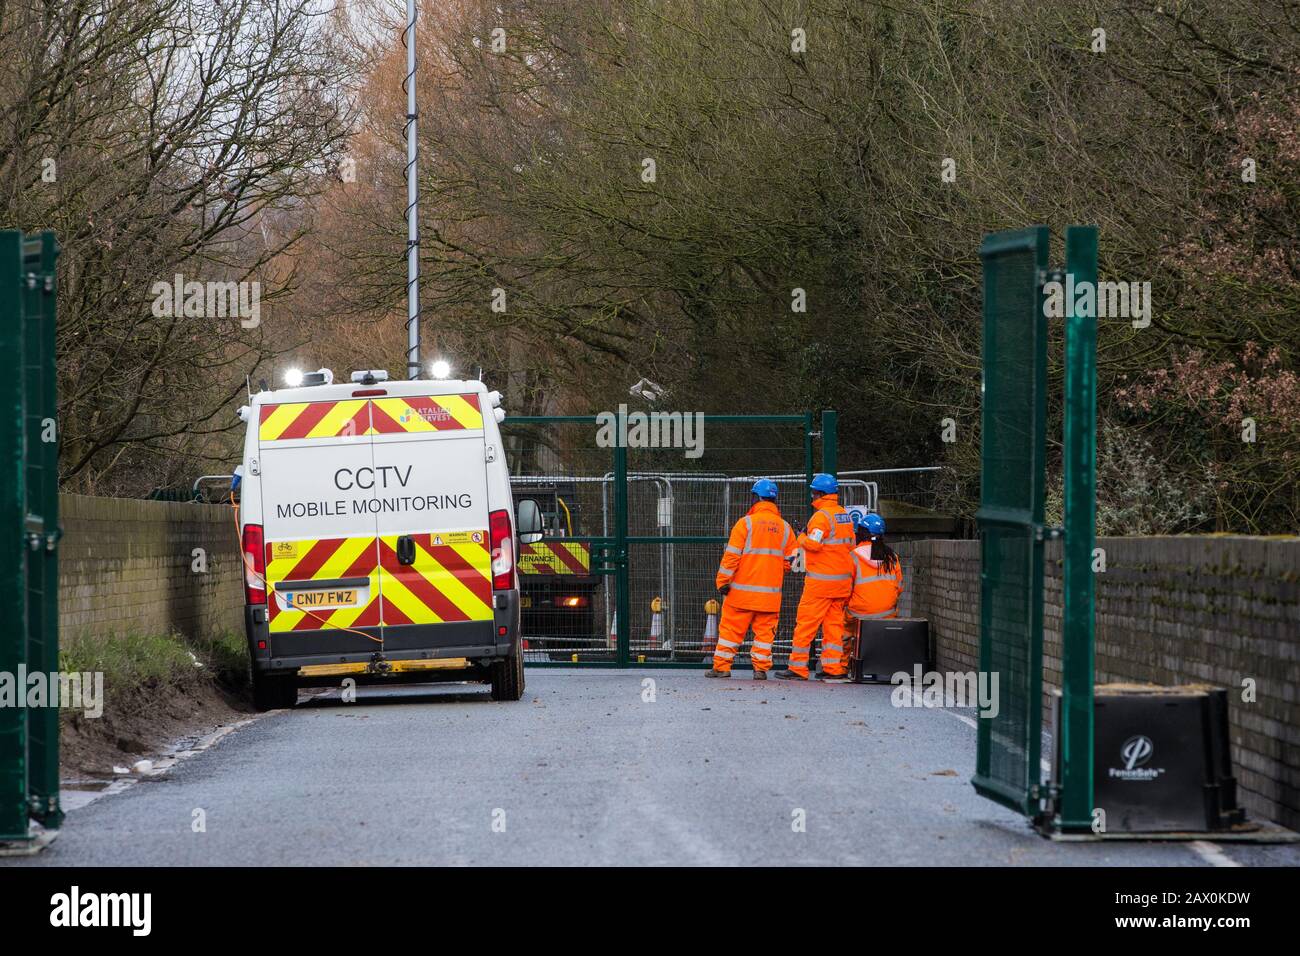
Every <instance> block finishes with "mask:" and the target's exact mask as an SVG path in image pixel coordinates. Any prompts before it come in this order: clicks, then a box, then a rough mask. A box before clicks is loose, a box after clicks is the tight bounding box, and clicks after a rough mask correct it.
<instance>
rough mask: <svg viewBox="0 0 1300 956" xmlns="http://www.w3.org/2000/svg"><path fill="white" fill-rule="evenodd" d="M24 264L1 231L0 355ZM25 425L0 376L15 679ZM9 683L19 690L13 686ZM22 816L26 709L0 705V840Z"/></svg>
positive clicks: (15, 352) (8, 339) (2, 575)
mask: <svg viewBox="0 0 1300 956" xmlns="http://www.w3.org/2000/svg"><path fill="white" fill-rule="evenodd" d="M22 266H23V236H22V233H21V232H18V231H17V230H13V229H6V230H4V231H0V354H4V355H9V356H21V355H23V320H22V312H23V307H22V286H21V283H22ZM20 368H21V363H20ZM23 424H24V423H23V380H22V375H21V374H16V375H4V376H0V461H3V469H4V471H3V475H2V476H0V541H3V544H0V594H3V595H4V601H5V604H6V605H7V607H8V615H7V616H8V619H7V620H6V622H5V626H4V627H0V674H4V675H6V676H8V677H9V679H10V680H13V681H14V682H15V684H17V676H18V671H19V668H20V667H22V666H23V665H24V663H25V660H24V658H25V656H26V647H27V614H26V610H25V604H26V602H25V600H24V598H25V596H26V588H27V582H26V560H25V549H26V547H27V540H26V539H27V527H26V524H27V520H26V519H27V509H26V500H25V490H24V488H25V481H24V479H25V475H24V473H23ZM14 690H15V692H16V693H17V692H21V689H20V688H19V687H17V686H15V688H14ZM12 703H16V702H12ZM27 816H28V807H27V708H25V707H18V706H3V707H0V840H27V839H30V830H29V828H28V823H27Z"/></svg>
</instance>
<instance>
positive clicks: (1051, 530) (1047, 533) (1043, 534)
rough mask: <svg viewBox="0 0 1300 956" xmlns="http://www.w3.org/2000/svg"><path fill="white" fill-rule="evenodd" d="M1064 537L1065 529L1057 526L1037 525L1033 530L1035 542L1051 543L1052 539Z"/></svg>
mask: <svg viewBox="0 0 1300 956" xmlns="http://www.w3.org/2000/svg"><path fill="white" fill-rule="evenodd" d="M1063 537H1065V529H1064V528H1062V527H1060V526H1058V525H1039V526H1038V527H1037V528H1035V529H1034V540H1035V541H1051V540H1052V539H1053V538H1063Z"/></svg>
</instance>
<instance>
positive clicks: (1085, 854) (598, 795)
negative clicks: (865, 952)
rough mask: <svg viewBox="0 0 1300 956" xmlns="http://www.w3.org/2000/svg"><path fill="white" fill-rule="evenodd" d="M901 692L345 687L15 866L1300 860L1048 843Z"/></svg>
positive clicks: (1232, 851)
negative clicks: (506, 700) (650, 696)
mask: <svg viewBox="0 0 1300 956" xmlns="http://www.w3.org/2000/svg"><path fill="white" fill-rule="evenodd" d="M747 676H748V672H744V677H747ZM647 678H649V679H652V680H653V681H654V685H655V686H654V691H655V695H654V696H655V699H654V701H653V702H647V701H645V700H643V694H644V693H645V688H644V686H643V681H644V680H646V679H647ZM890 690H891V688H889V687H884V686H860V685H851V684H835V685H827V684H816V683H811V684H798V685H793V686H791V685H786V684H783V683H778V682H775V681H768V682H766V683H755V682H753V681H750V680H748V679H740V678H739V677H737V678H732V679H731V680H729V681H712V680H705V679H703V677H702V675H701V674H700V673H698V672H695V671H610V670H601V671H582V672H578V671H572V670H530V671H529V673H528V692H527V693H526V695H525V697H524V699H523V700H522V701H520V702H518V703H511V704H497V703H493V702H492V701H490V700H488V698H487V696H486V691H485V690H480V689H479V688H478V687H477V686H468V687H467V686H461V685H443V686H441V687H433V688H426V687H406V688H400V689H398V688H394V689H366V688H362V689H361V691H360V694H359V699H358V700H357V701H356V702H355V703H343V702H342V701H341V700H339V699H338V697H337V695H334V694H331V695H330V696H328V697H318V698H315V699H313V700H310V701H304V703H302V704H300V705H299V706H298V707H297V708H296V709H294V710H292V711H279V712H275V713H272V714H269V715H267V716H265V717H262V718H261V719H259V720H257V721H255V722H254V723H252V724H250V725H248V726H246V727H244V728H242V729H240V730H238V731H237V732H235V733H233V734H230V735H229V736H227V737H225V738H224V739H222V740H221V741H220V742H219V743H217V744H216V745H215V746H213V747H211V748H210V749H208V750H205V751H203V752H202V753H199V754H197V755H195V756H193V757H190V758H188V759H186V760H184V761H182V762H180V763H178V764H177V765H176V766H175V767H173V768H172V769H171V770H170V771H168V772H167V773H166V774H163V775H160V776H157V777H150V778H145V779H142V780H141V781H140V783H138V784H136V785H135V786H132V787H129V788H127V789H125V790H123V791H122V792H119V793H112V794H107V795H104V796H102V797H100V798H99V799H97V800H95V801H94V802H93V803H90V804H89V805H87V806H85V807H82V808H81V809H77V810H74V811H72V812H71V813H70V814H69V816H68V819H67V822H66V824H65V826H64V828H63V831H62V833H61V834H60V835H59V838H58V839H57V840H56V841H55V842H54V844H53V845H52V846H51V847H50V848H49V849H48V850H46V851H45V852H44V853H43V854H41V855H40V856H39V857H36V858H34V859H26V860H0V865H5V866H31V865H38V866H39V865H77V864H99V865H160V864H179V865H186V864H218V865H228V864H238V865H266V864H280V865H284V864H288V865H295V864H296V865H307V864H318V865H319V864H333V865H375V864H511V865H537V864H559V865H565V864H733V863H738V864H868V865H871V864H876V865H891V866H892V865H908V864H931V865H944V866H979V865H990V864H991V865H1005V864H1011V865H1017V864H1022V865H1058V864H1059V865H1083V866H1125V865H1174V866H1205V865H1211V863H1212V862H1214V861H1215V860H1217V862H1218V863H1219V864H1220V865H1222V864H1223V863H1225V862H1236V863H1241V864H1244V865H1251V864H1268V865H1290V866H1294V865H1300V846H1297V845H1291V846H1284V847H1260V846H1244V845H1240V844H1235V845H1234V844H1216V845H1213V846H1217V847H1218V848H1219V850H1220V851H1221V855H1220V854H1217V853H1216V852H1215V851H1214V848H1213V846H1208V845H1202V846H1201V847H1200V848H1199V849H1198V848H1197V847H1194V846H1190V845H1188V844H1177V843H1122V844H1117V843H1106V844H1083V845H1081V844H1061V843H1053V842H1051V841H1048V840H1045V839H1043V838H1041V837H1039V836H1037V835H1036V834H1034V833H1032V832H1031V831H1030V830H1029V829H1028V827H1027V826H1026V824H1025V823H1024V822H1023V821H1022V820H1021V818H1019V817H1018V816H1017V815H1015V814H1014V813H1011V812H1010V811H1007V810H1003V809H1001V808H1000V807H998V806H996V805H995V804H993V803H990V802H989V801H987V800H984V799H982V798H981V797H979V796H977V795H976V794H975V792H974V790H973V789H972V788H971V785H970V782H969V778H970V775H971V770H972V767H973V765H974V759H975V731H974V729H973V728H972V727H971V726H969V725H968V724H967V723H966V722H964V721H963V720H961V719H960V717H959V716H957V714H956V713H954V712H952V711H940V710H926V709H922V708H895V707H893V706H891V704H890V701H889V694H890ZM196 809H201V810H202V811H203V814H204V816H205V821H206V830H205V832H197V833H196V832H194V830H193V828H192V821H193V820H194V819H195V813H194V811H195V810H196ZM800 811H802V813H800ZM800 816H802V817H803V818H804V819H805V820H806V827H805V828H804V832H796V828H795V826H794V824H795V822H796V820H797V819H798V818H799V817H800Z"/></svg>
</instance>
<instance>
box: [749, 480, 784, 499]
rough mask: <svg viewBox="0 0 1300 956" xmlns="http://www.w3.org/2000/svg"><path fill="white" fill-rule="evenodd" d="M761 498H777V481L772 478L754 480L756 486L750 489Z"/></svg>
mask: <svg viewBox="0 0 1300 956" xmlns="http://www.w3.org/2000/svg"><path fill="white" fill-rule="evenodd" d="M750 491H752V492H753V493H754V494H755V495H757V496H758V497H759V498H776V495H777V488H776V482H775V481H773V480H772V479H771V478H760V479H758V481H756V482H754V487H753V488H751V489H750Z"/></svg>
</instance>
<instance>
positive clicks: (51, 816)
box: [23, 230, 63, 829]
mask: <svg viewBox="0 0 1300 956" xmlns="http://www.w3.org/2000/svg"><path fill="white" fill-rule="evenodd" d="M24 246H25V248H24V259H25V261H24V263H23V266H24V273H25V274H24V277H23V279H24V282H23V285H24V295H25V297H26V305H25V308H24V310H23V317H24V322H23V324H24V326H25V329H24V332H23V341H24V347H25V351H26V361H25V365H26V369H25V375H24V379H25V383H24V384H25V388H26V405H27V409H26V417H27V514H28V518H29V524H30V526H31V529H32V532H33V533H35V534H38V537H37V538H36V539H35V540H34V541H33V543H32V547H31V549H30V550H29V551H28V552H27V562H28V563H27V616H28V622H27V635H28V642H27V669H28V671H29V672H30V673H42V674H53V673H56V672H57V671H58V670H59V567H58V551H57V547H58V541H59V474H58V468H59V458H58V454H59V453H58V444H57V437H58V430H57V429H58V426H57V422H56V420H55V416H56V414H57V408H56V403H57V388H56V384H57V383H56V375H55V362H54V354H55V353H54V350H55V327H56V324H55V292H56V282H55V260H56V259H57V257H58V254H59V247H58V243H57V242H56V241H55V238H54V233H53V232H50V231H48V230H47V231H46V232H43V233H41V234H40V236H39V237H34V238H29V239H28V240H27V241H26V243H25V244H24ZM38 527H39V532H38V531H37V528H38ZM59 686H60V685H59V684H53V685H51V688H50V692H51V694H52V695H53V699H51V700H47V701H46V705H45V706H44V707H36V708H31V712H30V713H29V714H28V717H27V733H28V741H27V755H28V760H29V766H28V789H29V796H28V803H29V806H30V810H31V815H32V816H33V817H35V818H36V819H37V820H39V821H40V822H41V823H42V824H43V825H44V826H45V827H46V828H47V829H57V828H58V827H59V825H60V824H61V823H62V822H63V813H62V811H61V810H60V809H59V700H58V687H59Z"/></svg>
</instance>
